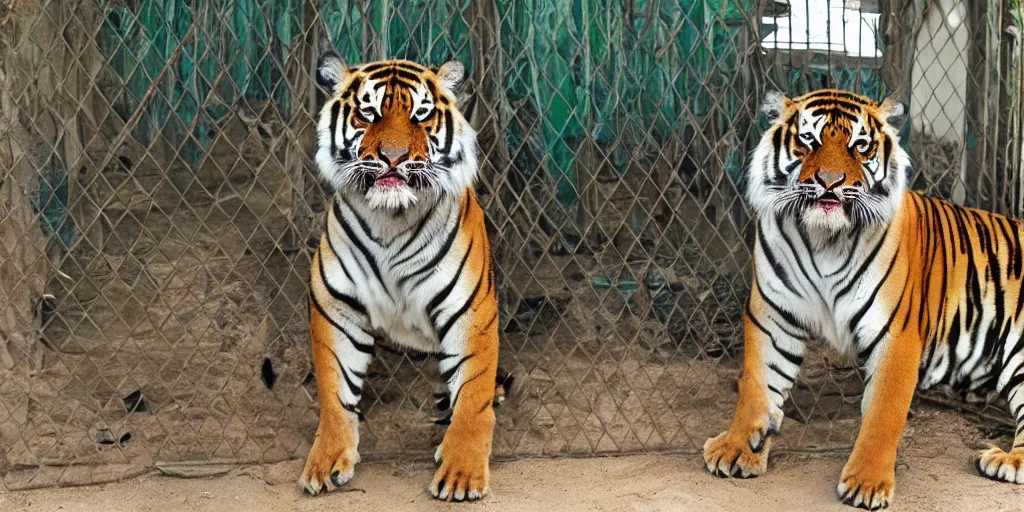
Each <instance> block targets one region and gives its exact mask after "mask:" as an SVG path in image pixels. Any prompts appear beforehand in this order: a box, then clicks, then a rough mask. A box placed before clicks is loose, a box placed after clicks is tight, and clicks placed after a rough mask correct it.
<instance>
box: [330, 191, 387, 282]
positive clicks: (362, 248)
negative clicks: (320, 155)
mask: <svg viewBox="0 0 1024 512" xmlns="http://www.w3.org/2000/svg"><path fill="white" fill-rule="evenodd" d="M334 215H335V217H337V218H338V224H340V225H341V229H343V230H345V236H347V237H348V239H349V240H350V241H351V242H352V244H353V245H355V246H356V249H358V250H359V252H361V253H363V257H364V258H365V259H366V263H367V264H369V265H370V270H372V271H373V275H374V276H375V277H376V278H377V281H378V282H379V283H380V285H381V287H382V288H383V289H384V293H385V294H387V295H388V296H389V297H390V296H391V293H390V292H389V291H388V285H386V284H384V278H383V277H382V276H381V273H380V267H378V266H377V260H376V259H374V257H373V255H372V254H370V250H369V249H367V248H366V245H365V244H364V243H363V241H362V240H360V239H359V238H358V237H357V236H356V233H355V232H354V231H352V227H351V226H349V225H348V223H347V222H345V219H344V217H343V216H342V213H341V207H340V206H338V202H337V201H335V202H334Z"/></svg>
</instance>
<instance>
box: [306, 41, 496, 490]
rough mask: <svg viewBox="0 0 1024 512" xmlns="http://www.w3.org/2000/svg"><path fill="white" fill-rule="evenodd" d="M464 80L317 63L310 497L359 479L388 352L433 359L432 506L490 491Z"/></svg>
mask: <svg viewBox="0 0 1024 512" xmlns="http://www.w3.org/2000/svg"><path fill="white" fill-rule="evenodd" d="M463 75H464V68H463V66H462V64H460V63H458V62H449V63H447V64H445V65H443V66H441V67H440V68H425V67H422V66H420V65H417V64H414V63H412V62H408V61H402V60H391V61H382V62H374V63H370V64H365V65H363V66H359V67H353V68H346V67H345V66H344V65H343V64H342V63H341V60H340V58H339V57H338V56H337V55H334V54H327V55H325V56H324V57H322V58H321V59H320V62H319V65H318V70H317V81H318V83H319V84H320V85H321V86H322V87H323V88H324V89H325V90H326V91H327V94H328V98H327V100H326V103H325V104H324V106H323V109H322V110H321V113H320V120H319V125H318V146H319V147H318V150H317V154H316V162H317V166H318V168H319V170H320V172H321V174H322V176H323V177H324V178H325V179H326V180H327V181H328V182H330V183H331V184H332V185H333V186H334V188H335V189H336V193H335V195H334V198H333V200H332V203H331V208H330V209H329V212H328V215H327V227H326V230H325V233H324V234H323V236H322V237H321V239H320V246H319V248H318V249H317V251H316V254H315V255H314V259H313V265H312V276H311V285H310V296H309V300H310V328H311V335H312V343H313V364H314V368H315V375H316V383H317V394H318V400H319V402H320V425H319V427H318V428H317V432H316V439H315V440H314V442H313V446H312V448H311V449H310V452H309V456H308V458H307V459H306V465H305V469H304V470H303V472H302V477H301V479H300V483H301V485H302V486H303V487H304V488H305V489H306V490H307V491H308V492H310V493H312V494H316V493H319V492H321V491H329V490H332V489H334V488H336V487H338V486H341V485H344V484H345V483H346V482H348V481H349V479H351V478H352V475H353V470H354V466H355V464H356V463H357V462H359V454H358V452H357V450H356V448H357V445H358V444H359V431H358V422H359V416H360V415H361V414H360V412H359V408H358V407H359V400H360V397H361V394H362V388H363V383H364V380H365V379H366V370H367V367H368V366H369V364H370V361H371V359H372V358H373V356H374V352H375V344H376V343H377V341H379V340H386V341H387V342H389V343H391V344H393V345H397V346H399V347H403V348H408V349H412V350H416V351H420V352H428V353H433V354H436V355H437V357H438V360H439V363H438V368H439V370H440V372H441V377H442V379H443V380H444V381H445V382H446V384H447V387H448V396H447V397H446V400H444V401H445V402H446V403H448V404H449V406H448V408H449V410H450V424H449V427H448V430H447V432H446V433H445V436H444V440H443V441H442V442H441V444H440V446H438V448H437V451H436V454H435V458H436V459H437V461H438V462H439V463H440V467H439V469H438V470H437V473H436V474H435V476H434V478H433V482H432V483H431V484H430V493H431V494H432V495H433V496H434V497H436V498H440V499H450V500H457V501H461V500H475V499H479V498H482V497H483V496H484V495H485V494H487V492H488V462H489V459H490V454H491V437H492V431H493V428H494V421H495V418H494V409H493V405H492V403H493V399H494V395H495V382H496V373H497V364H498V317H497V315H498V308H497V301H496V298H495V285H494V273H493V269H492V267H491V255H490V244H489V242H488V239H487V233H486V231H485V226H484V211H483V209H482V208H481V207H480V204H479V203H478V202H477V199H476V196H475V195H474V193H473V189H472V187H473V183H474V180H475V179H476V176H477V157H476V151H477V149H476V148H477V146H476V134H475V132H474V131H473V128H472V127H471V126H470V125H469V123H468V122H467V121H466V119H465V118H463V116H462V114H460V113H459V110H458V108H457V105H456V102H455V94H454V88H455V87H456V86H457V84H458V83H459V82H460V81H461V80H462V78H463Z"/></svg>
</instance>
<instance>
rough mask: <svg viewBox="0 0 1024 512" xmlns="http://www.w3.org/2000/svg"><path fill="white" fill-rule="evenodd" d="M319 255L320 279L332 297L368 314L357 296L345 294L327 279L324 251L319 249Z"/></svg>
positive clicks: (354, 309) (358, 311) (359, 311)
mask: <svg viewBox="0 0 1024 512" xmlns="http://www.w3.org/2000/svg"><path fill="white" fill-rule="evenodd" d="M317 256H319V260H320V265H319V267H320V280H321V281H323V283H324V288H327V292H328V293H330V294H331V297H334V298H335V300H340V301H341V302H344V303H345V305H347V306H348V307H350V308H352V310H353V311H356V312H357V313H362V314H364V315H366V314H367V313H366V307H365V306H363V305H362V303H360V302H359V301H358V300H357V299H356V298H355V297H353V296H351V295H347V294H344V293H342V292H340V291H338V289H337V288H335V287H334V286H331V282H330V281H328V280H327V273H326V272H324V253H322V252H320V251H317ZM339 262H340V260H339Z"/></svg>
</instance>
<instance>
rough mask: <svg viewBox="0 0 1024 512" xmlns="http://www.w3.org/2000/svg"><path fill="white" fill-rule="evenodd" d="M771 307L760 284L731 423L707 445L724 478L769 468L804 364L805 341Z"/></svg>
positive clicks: (707, 459)
mask: <svg viewBox="0 0 1024 512" xmlns="http://www.w3.org/2000/svg"><path fill="white" fill-rule="evenodd" d="M768 309H769V308H768V307H767V306H766V304H765V303H764V302H763V301H762V300H761V298H760V296H759V292H758V289H757V282H756V281H755V282H754V285H753V287H752V290H751V296H750V302H749V303H748V305H747V308H746V312H745V314H744V316H743V332H744V343H743V374H742V376H741V377H740V380H739V400H738V401H737V402H736V412H735V414H734V415H733V420H732V425H731V426H730V427H729V430H727V431H725V432H723V433H721V434H719V435H718V436H717V437H713V438H711V439H708V440H707V441H706V442H705V443H704V463H705V465H706V466H707V468H708V471H710V472H712V473H714V474H716V475H718V476H721V477H728V476H734V477H739V478H751V477H755V476H758V475H760V474H762V473H764V472H765V471H767V470H768V452H769V451H770V450H771V436H772V435H773V434H775V433H776V432H778V430H779V427H780V426H781V425H782V418H783V413H782V405H783V403H784V402H785V400H786V398H787V397H788V396H789V390H790V388H791V387H792V386H793V384H794V382H795V381H796V377H797V375H798V374H799V372H800V364H801V363H802V362H803V353H804V341H803V340H800V339H798V338H796V337H794V336H792V335H791V334H787V330H785V329H783V328H781V326H779V325H777V324H776V323H775V322H774V321H773V320H772V317H771V316H770V315H768V314H766V313H767V311H768ZM791 329H792V328H790V330H789V332H790V333H792V330H791Z"/></svg>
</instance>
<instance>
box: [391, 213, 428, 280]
mask: <svg viewBox="0 0 1024 512" xmlns="http://www.w3.org/2000/svg"><path fill="white" fill-rule="evenodd" d="M435 206H436V205H431V206H430V210H428V211H427V213H426V215H424V216H423V219H422V220H420V221H419V223H418V224H416V230H415V231H413V232H412V235H410V236H409V239H408V240H406V241H405V243H404V244H402V247H400V248H399V249H398V251H396V252H395V255H394V256H393V257H392V258H391V261H392V263H391V266H392V267H396V266H398V265H401V264H402V263H405V262H406V261H408V260H409V258H412V257H413V256H415V255H416V251H414V252H412V253H410V254H409V256H407V257H406V258H403V259H402V260H401V261H399V262H397V263H396V262H395V258H397V257H399V256H401V255H402V253H403V252H405V250H406V249H408V248H409V246H410V245H412V243H413V242H414V241H415V240H416V239H417V238H418V237H419V236H420V233H422V232H423V228H424V227H425V226H426V225H427V222H429V221H430V219H431V218H433V217H434V207H435ZM428 243H429V241H428Z"/></svg>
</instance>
